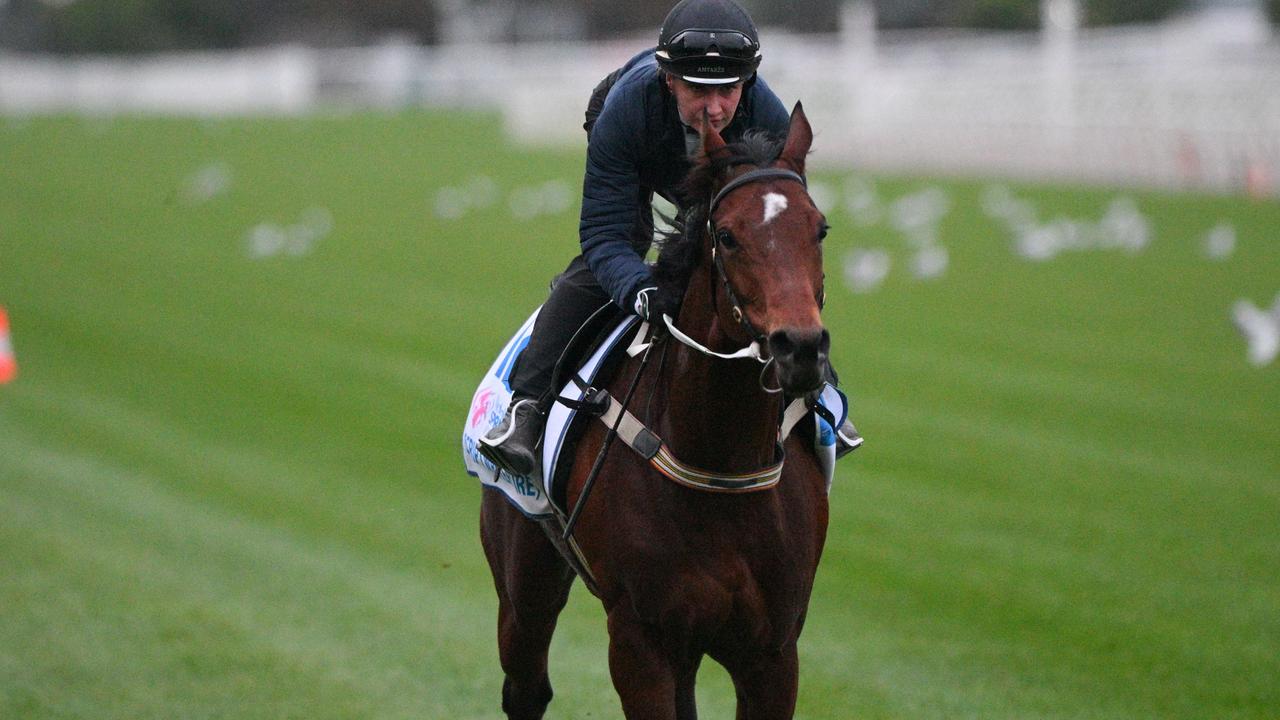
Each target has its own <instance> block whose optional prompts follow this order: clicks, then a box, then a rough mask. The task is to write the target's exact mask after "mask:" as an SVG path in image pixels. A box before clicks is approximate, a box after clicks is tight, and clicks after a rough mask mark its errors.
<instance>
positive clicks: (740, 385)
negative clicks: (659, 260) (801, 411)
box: [660, 273, 781, 473]
mask: <svg viewBox="0 0 1280 720" xmlns="http://www.w3.org/2000/svg"><path fill="white" fill-rule="evenodd" d="M710 287H711V286H710V283H708V277H706V276H705V275H704V274H702V273H695V274H694V277H693V280H692V281H691V282H690V288H689V292H688V294H687V295H686V297H685V300H684V304H683V307H682V309H681V313H680V328H681V330H683V331H684V332H685V333H687V334H688V335H690V336H691V337H693V338H694V339H696V340H698V341H699V342H702V343H703V344H705V345H707V346H708V347H711V348H712V349H716V350H724V351H728V350H737V349H739V348H741V347H742V346H743V345H744V344H745V343H744V342H743V341H742V340H734V339H732V337H733V335H741V330H736V328H735V329H734V330H736V332H733V335H731V334H730V333H729V332H726V328H725V327H724V325H723V323H722V321H721V320H720V319H719V318H718V317H716V316H715V314H714V313H713V311H712V308H713V306H712V304H711V303H712V298H711V294H710V292H711V291H710V290H709V288H710ZM670 342H671V349H670V350H669V357H668V359H667V362H666V363H665V364H664V367H663V377H662V379H661V380H660V382H662V383H663V384H665V385H666V392H665V393H664V394H665V396H666V403H665V406H666V407H665V410H666V411H665V413H664V417H663V419H662V420H661V423H660V426H661V430H660V434H661V435H662V437H663V439H664V440H665V441H666V442H667V445H668V446H669V447H670V448H671V450H672V452H673V453H674V454H675V455H676V457H678V458H680V459H681V460H682V461H684V462H686V463H689V464H692V465H695V466H697V467H701V468H704V469H707V470H714V471H718V472H725V473H734V472H749V471H753V470H759V469H760V468H761V467H763V466H766V465H769V464H771V463H773V462H774V461H775V457H774V454H775V450H776V446H777V438H778V413H779V411H780V403H781V400H780V396H778V395H771V394H769V393H766V392H765V391H764V390H763V389H762V388H761V387H760V371H761V365H760V363H758V362H756V361H754V360H751V359H746V358H744V359H738V360H722V359H719V358H713V357H709V356H707V355H704V354H703V353H701V352H699V351H697V350H695V349H693V348H690V347H688V346H686V345H684V344H682V343H678V342H674V341H670Z"/></svg>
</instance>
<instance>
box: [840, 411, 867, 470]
mask: <svg viewBox="0 0 1280 720" xmlns="http://www.w3.org/2000/svg"><path fill="white" fill-rule="evenodd" d="M860 447H862V435H860V434H858V428H856V427H854V426H853V421H852V420H850V419H848V418H845V421H844V424H843V425H841V426H840V429H839V430H837V431H836V459H837V460H839V459H840V458H842V457H844V456H845V455H848V454H849V453H851V452H853V451H854V450H857V449H858V448H860Z"/></svg>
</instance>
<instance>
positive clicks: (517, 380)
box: [511, 255, 612, 408]
mask: <svg viewBox="0 0 1280 720" xmlns="http://www.w3.org/2000/svg"><path fill="white" fill-rule="evenodd" d="M610 302H612V300H611V299H610V297H609V294H608V293H607V292H605V291H604V288H602V287H600V283H599V282H597V281H596V276H595V274H594V273H592V272H591V268H589V267H587V261H586V260H585V259H584V258H583V257H582V256H581V255H579V256H577V257H575V258H574V259H573V260H572V261H570V262H569V267H567V268H565V271H564V272H562V273H560V274H559V275H557V276H556V277H555V279H554V280H552V281H551V294H550V296H548V297H547V302H546V303H545V304H543V306H542V312H540V313H538V319H537V320H536V321H535V322H534V324H533V335H532V336H531V337H530V338H529V344H528V346H526V347H525V349H524V351H523V352H521V353H520V358H519V359H518V360H517V361H516V366H515V368H514V369H513V370H512V371H511V390H512V394H513V395H515V396H518V397H531V398H537V399H538V400H539V401H540V402H541V404H542V405H543V406H544V408H545V406H546V404H547V402H548V398H549V395H550V392H551V374H552V372H554V371H555V367H556V361H557V360H559V359H560V353H561V351H563V350H564V348H565V346H567V345H568V344H569V340H571V339H572V338H573V334H574V333H575V332H577V330H578V328H579V327H581V326H582V324H583V323H584V322H586V320H587V318H589V317H591V314H592V313H594V312H595V311H596V310H599V309H600V307H601V306H603V305H605V304H607V303H610Z"/></svg>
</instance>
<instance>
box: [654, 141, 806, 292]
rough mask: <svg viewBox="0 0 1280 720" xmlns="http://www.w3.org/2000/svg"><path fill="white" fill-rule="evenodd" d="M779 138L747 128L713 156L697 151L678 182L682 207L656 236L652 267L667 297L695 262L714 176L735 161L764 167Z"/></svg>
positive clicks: (778, 148)
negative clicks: (690, 167)
mask: <svg viewBox="0 0 1280 720" xmlns="http://www.w3.org/2000/svg"><path fill="white" fill-rule="evenodd" d="M781 151H782V140H781V139H779V138H776V137H773V136H772V135H770V134H769V133H767V132H766V131H764V130H750V131H748V132H747V133H746V134H745V135H743V137H742V139H741V140H739V141H737V142H734V143H730V144H729V145H726V146H725V147H724V148H723V149H722V150H720V151H718V152H716V153H714V156H713V157H706V156H704V155H701V154H699V156H698V157H696V158H695V159H694V165H693V168H692V169H691V170H690V171H689V174H688V175H687V176H686V177H685V179H684V182H683V183H682V185H681V190H682V196H683V197H684V207H683V208H682V209H681V210H680V213H679V215H678V216H677V217H675V218H667V220H668V221H669V222H670V223H671V226H672V229H671V231H669V232H664V233H662V235H661V237H660V238H659V239H658V244H659V248H660V251H659V253H658V261H657V264H656V265H655V266H654V268H653V278H654V280H655V281H657V283H658V288H659V291H660V292H662V293H663V294H664V295H669V296H671V297H677V298H679V297H683V296H684V291H685V288H686V287H687V286H688V285H689V278H690V276H692V275H693V270H694V268H695V267H697V265H698V258H699V249H700V243H701V241H702V233H703V229H704V228H705V227H706V224H707V209H708V205H709V204H710V202H711V197H712V194H713V192H714V191H715V189H716V187H718V183H717V180H719V179H720V178H722V177H724V175H725V173H727V172H728V171H729V170H730V169H732V168H734V167H737V166H739V165H754V166H757V167H766V166H768V165H771V164H772V163H773V162H774V161H775V160H777V159H778V155H779V154H780V153H781Z"/></svg>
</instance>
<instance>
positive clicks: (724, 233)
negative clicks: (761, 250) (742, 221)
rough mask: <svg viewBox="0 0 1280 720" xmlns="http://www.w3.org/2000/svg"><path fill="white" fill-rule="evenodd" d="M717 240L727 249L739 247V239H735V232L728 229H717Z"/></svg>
mask: <svg viewBox="0 0 1280 720" xmlns="http://www.w3.org/2000/svg"><path fill="white" fill-rule="evenodd" d="M716 242H718V243H720V244H721V245H723V246H724V247H725V249H726V250H732V249H734V248H736V247H738V241H737V240H734V239H733V233H731V232H729V231H728V230H717V231H716Z"/></svg>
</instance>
